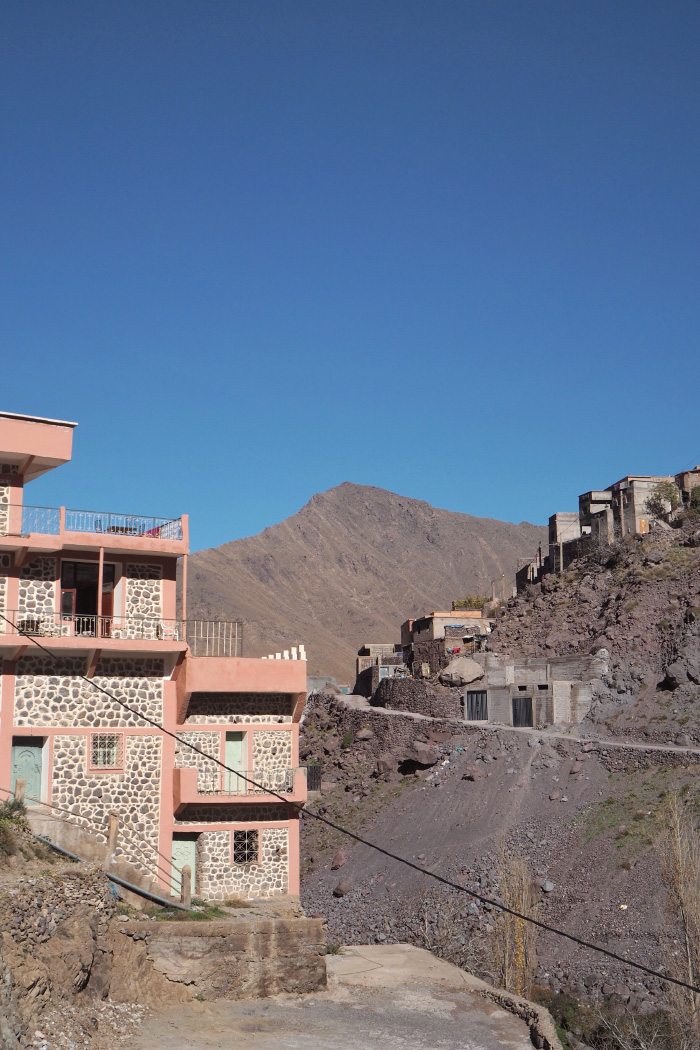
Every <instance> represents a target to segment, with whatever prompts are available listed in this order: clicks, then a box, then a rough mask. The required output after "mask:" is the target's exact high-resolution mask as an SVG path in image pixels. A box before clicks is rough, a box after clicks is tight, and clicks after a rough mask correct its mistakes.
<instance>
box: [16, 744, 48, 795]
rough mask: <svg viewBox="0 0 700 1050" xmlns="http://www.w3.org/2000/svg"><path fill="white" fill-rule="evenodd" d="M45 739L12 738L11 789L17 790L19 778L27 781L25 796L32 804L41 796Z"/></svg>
mask: <svg viewBox="0 0 700 1050" xmlns="http://www.w3.org/2000/svg"><path fill="white" fill-rule="evenodd" d="M43 754H44V741H43V740H42V739H41V738H40V737H35V736H14V737H13V738H12V775H11V779H10V790H11V791H14V790H15V784H16V783H17V781H18V780H24V782H25V789H24V791H25V796H26V798H27V801H28V802H29V803H30V804H31V803H32V802H36V801H38V800H39V799H40V798H41V772H42V764H43Z"/></svg>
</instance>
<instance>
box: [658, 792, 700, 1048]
mask: <svg viewBox="0 0 700 1050" xmlns="http://www.w3.org/2000/svg"><path fill="white" fill-rule="evenodd" d="M663 817H664V822H663V826H664V831H663V832H662V834H661V836H660V838H659V841H658V852H659V862H660V866H661V873H662V877H663V881H664V885H665V887H666V895H667V907H668V911H669V917H670V919H671V922H672V926H673V928H674V932H673V934H672V935H670V936H668V937H667V938H666V943H665V945H664V948H665V955H666V968H667V971H668V973H669V974H670V975H671V976H672V977H675V978H677V979H678V980H682V981H685V982H687V983H688V984H691V985H695V986H696V987H697V985H698V983H699V980H700V837H699V836H698V831H697V827H696V820H695V815H694V812H693V806H692V803H691V802H690V800H689V799H685V800H684V799H683V798H681V796H680V795H678V794H677V793H673V794H671V795H669V797H668V798H667V800H666V803H665V806H664V813H663ZM667 994H668V1000H669V1004H670V1007H671V1017H672V1021H673V1025H674V1028H676V1029H677V1033H678V1046H679V1047H681V1046H682V1047H686V1046H687V1047H697V1046H699V1045H700V995H699V994H698V993H697V992H693V991H691V990H690V989H684V988H680V987H678V986H676V985H669V986H668V990H667Z"/></svg>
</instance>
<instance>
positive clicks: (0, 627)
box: [0, 566, 9, 634]
mask: <svg viewBox="0 0 700 1050" xmlns="http://www.w3.org/2000/svg"><path fill="white" fill-rule="evenodd" d="M0 612H2V613H7V570H6V569H4V568H3V567H2V566H0ZM8 627H9V625H8V624H6V623H5V621H4V620H3V621H2V622H0V634H5V633H6V631H7V629H8Z"/></svg>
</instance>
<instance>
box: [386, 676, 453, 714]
mask: <svg viewBox="0 0 700 1050" xmlns="http://www.w3.org/2000/svg"><path fill="white" fill-rule="evenodd" d="M371 703H372V706H373V707H385V708H387V710H390V711H412V712H414V713H416V714H421V715H428V716H429V717H430V718H449V719H452V720H454V721H457V720H459V719H461V717H462V694H461V692H460V691H459V690H447V689H444V690H439V689H436V688H435V687H434V686H432V685H428V684H427V683H426V682H421V681H417V680H416V679H415V678H385V679H384V680H383V681H382V682H380V683H379V687H378V689H377V691H376V693H375V694H374V696H373V697H372V700H371Z"/></svg>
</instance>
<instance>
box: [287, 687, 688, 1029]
mask: <svg viewBox="0 0 700 1050" xmlns="http://www.w3.org/2000/svg"><path fill="white" fill-rule="evenodd" d="M353 704H354V705H355V706H353ZM302 746H303V749H304V752H305V755H306V760H307V761H309V760H310V761H318V762H322V763H323V767H324V775H323V792H322V795H321V797H320V799H319V800H318V801H315V802H314V801H312V803H311V808H314V809H317V811H318V812H319V813H320V814H321V815H325V816H327V817H329V818H330V819H331V820H333V821H334V822H337V823H339V824H341V825H344V826H346V827H349V828H350V829H351V830H353V831H355V832H359V833H361V834H362V835H363V837H366V838H367V839H369V841H371V842H375V843H377V844H379V845H381V846H383V847H384V848H386V849H388V850H390V851H391V852H392V853H396V854H397V855H398V856H401V857H404V858H406V859H408V860H409V861H411V862H413V863H415V864H417V865H420V866H421V867H425V868H427V869H428V870H430V871H433V872H436V873H437V874H439V875H441V876H444V877H446V878H449V879H451V880H454V881H455V882H457V883H459V884H461V885H464V886H465V887H467V888H468V889H471V890H474V891H475V892H477V893H479V894H481V895H485V896H487V897H491V898H492V899H495V900H498V899H499V891H500V886H499V881H498V875H497V857H498V854H499V852H500V850H501V849H502V848H505V850H506V855H512V854H516V853H517V854H518V855H519V856H524V857H526V858H527V860H528V862H529V865H530V870H531V873H532V875H533V878H534V880H535V887H536V890H537V895H538V898H539V909H540V915H541V917H542V918H544V919H545V921H547V922H551V923H553V924H554V925H556V926H559V927H562V928H564V929H566V930H568V931H570V932H571V933H573V934H574V935H577V936H579V937H583V938H585V939H588V940H593V941H595V942H597V943H600V944H601V945H603V946H604V947H608V948H610V949H611V950H613V951H615V952H618V953H620V954H622V955H623V956H625V955H629V957H630V958H633V959H635V960H637V961H639V962H641V963H643V964H645V965H647V966H652V967H656V966H659V965H661V966H663V964H664V958H663V952H662V949H661V940H662V939H663V938H664V937H665V936H666V934H667V932H668V929H669V917H668V915H667V913H666V911H665V909H664V907H663V900H662V899H661V897H660V895H659V892H658V888H659V884H660V874H659V860H658V853H657V851H656V849H655V846H654V843H655V841H656V839H657V837H658V834H659V830H660V822H661V821H662V819H663V816H662V815H663V811H664V810H663V807H664V799H665V798H666V797H667V794H668V792H669V791H670V790H675V789H677V790H679V791H681V792H685V794H686V797H688V798H689V799H691V801H693V800H695V801H697V799H698V788H697V770H698V765H697V763H698V761H700V750H699V751H698V752H697V753H696V754H689V753H686V752H681V751H677V752H671V751H662V750H653V748H652V747H649V748H647V749H646V750H644V749H634V748H632V747H630V746H628V745H625V744H624V743H622V742H621V743H620V744H615V743H612V742H611V743H610V744H607V745H606V744H605V743H602V744H591V743H588V744H582V742H581V741H578V740H576V738H566V737H565V736H564V735H561V734H560V735H558V734H557V733H556V732H550V733H547V732H544V733H537V732H535V731H519V730H504V729H502V730H499V729H497V728H495V727H494V728H489V729H486V728H485V729H476V728H468V727H465V726H464V724H459V723H455V722H448V721H446V720H438V719H419V718H416V717H415V716H411V715H401V714H398V713H396V712H388V711H385V710H383V709H377V708H374V709H373V708H369V707H364V708H363V707H362V706H361V705H358V704H357V702H356V701H352V702H351V703H350V704H348V703H347V702H346V701H345V700H344V699H342V698H331V697H324V698H322V699H321V698H317V699H315V700H314V701H313V702H312V705H311V708H310V710H309V712H308V714H307V717H306V719H305V721H304V724H303V745H302ZM302 863H303V876H302V902H303V903H304V905H305V907H306V909H307V911H309V912H310V913H315V914H322V915H324V916H326V917H327V919H328V935H329V940H331V941H338V942H340V943H385V942H392V941H405V940H409V941H412V942H413V943H417V944H419V945H420V946H422V947H429V948H432V949H433V950H435V951H436V952H438V954H440V955H442V956H444V957H446V958H448V959H450V960H451V961H453V962H457V963H458V964H459V965H463V966H464V967H465V968H467V969H469V970H470V971H472V972H475V973H477V974H479V975H480V976H484V977H487V978H488V977H489V974H490V973H491V972H492V960H491V956H490V951H491V946H492V945H493V936H494V931H495V921H494V911H493V909H492V908H490V907H489V906H488V905H483V904H482V903H480V902H478V901H476V900H474V899H473V898H470V897H468V896H466V895H462V894H460V893H459V892H457V891H454V890H450V889H447V888H445V887H443V886H440V885H439V884H438V883H436V882H434V881H433V880H431V879H429V878H426V876H424V875H421V874H420V873H418V872H416V871H415V870H413V869H411V868H408V867H406V866H405V865H403V864H401V863H399V862H397V861H394V860H392V859H391V858H388V857H386V856H384V855H382V854H380V853H377V852H376V851H374V850H372V849H371V848H369V847H368V846H364V845H361V844H356V843H354V842H352V840H348V839H347V838H344V837H343V836H342V835H340V834H339V833H338V832H335V831H333V830H332V829H329V828H327V827H324V825H319V824H318V823H317V822H316V821H314V820H313V819H310V818H308V817H307V818H305V819H304V821H303V823H302ZM623 904H624V905H625V907H624V908H622V907H621V905H623ZM537 956H538V963H539V968H538V980H539V981H540V982H541V983H542V984H546V985H549V986H550V987H551V988H552V989H554V990H556V991H558V992H567V993H569V994H572V995H574V996H576V997H580V998H582V999H589V998H591V997H596V996H597V995H603V996H604V997H605V998H610V999H613V1000H616V1001H618V1002H625V1003H627V1004H628V1005H629V1004H631V1006H632V1008H633V1009H636V1010H641V1011H642V1012H649V1011H651V1010H653V1009H654V1007H655V1005H656V1004H658V1003H659V1002H660V1001H661V1000H662V999H663V986H662V985H661V983H660V982H659V981H658V980H656V979H654V978H650V977H646V976H644V975H643V974H640V973H639V972H635V971H634V970H632V969H631V968H629V967H626V966H625V965H624V964H621V963H616V962H614V961H612V960H609V959H606V958H605V957H601V956H598V955H596V954H595V953H593V952H591V951H588V950H586V949H583V948H580V947H578V946H577V945H575V944H572V943H571V942H570V941H566V940H562V939H560V938H557V937H555V936H554V935H551V934H542V935H540V936H539V938H538V946H537Z"/></svg>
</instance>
